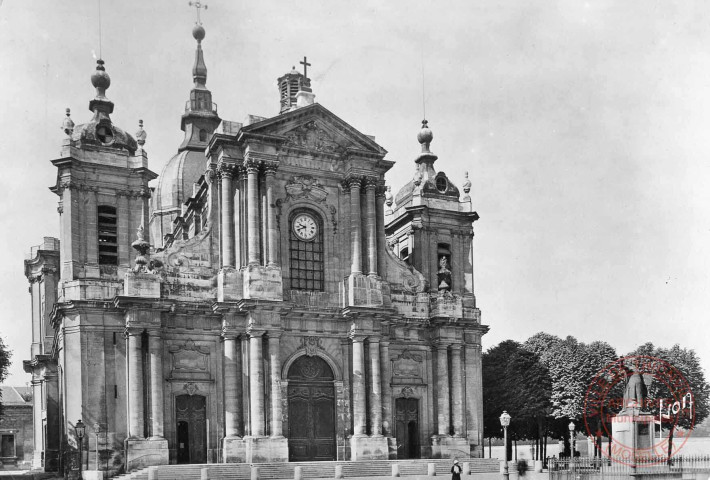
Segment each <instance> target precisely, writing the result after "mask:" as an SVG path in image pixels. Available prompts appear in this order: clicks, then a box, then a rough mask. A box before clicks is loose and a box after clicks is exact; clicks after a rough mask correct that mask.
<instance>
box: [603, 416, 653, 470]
mask: <svg viewBox="0 0 710 480" xmlns="http://www.w3.org/2000/svg"><path fill="white" fill-rule="evenodd" d="M654 420H655V419H654V416H653V415H651V414H646V413H636V414H634V412H631V411H629V412H628V413H620V414H619V415H617V416H616V417H614V418H612V419H611V436H612V444H611V454H612V457H614V458H618V459H619V460H621V461H628V460H630V459H633V458H637V457H641V456H650V455H653V454H654V453H653V447H654V441H653V440H654V431H655V429H654V425H655V424H654Z"/></svg>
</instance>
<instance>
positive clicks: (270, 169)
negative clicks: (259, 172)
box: [263, 161, 279, 176]
mask: <svg viewBox="0 0 710 480" xmlns="http://www.w3.org/2000/svg"><path fill="white" fill-rule="evenodd" d="M263 164H264V173H265V174H266V175H267V176H271V175H275V174H276V170H278V169H279V162H269V161H265V162H263Z"/></svg>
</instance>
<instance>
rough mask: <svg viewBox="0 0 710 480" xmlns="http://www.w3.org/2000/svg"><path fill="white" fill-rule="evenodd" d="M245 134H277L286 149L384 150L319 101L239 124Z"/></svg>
mask: <svg viewBox="0 0 710 480" xmlns="http://www.w3.org/2000/svg"><path fill="white" fill-rule="evenodd" d="M242 132H243V133H245V134H247V135H248V134H258V135H260V136H272V137H278V138H281V139H282V140H283V143H282V147H283V148H285V149H297V150H304V151H309V152H313V153H321V154H332V155H341V154H345V153H346V152H360V153H366V154H369V155H377V156H379V157H384V156H385V155H386V154H387V151H386V150H385V149H384V148H382V147H381V146H380V145H378V144H377V143H376V142H375V141H374V140H373V139H372V138H370V137H369V136H367V135H365V134H363V133H360V132H359V131H358V130H356V129H355V128H353V127H352V126H351V125H349V124H348V123H346V122H344V121H343V120H342V119H340V118H339V117H338V116H337V115H335V114H333V113H332V112H330V111H329V110H328V109H326V108H325V107H323V106H321V105H320V104H313V105H309V106H307V107H302V108H299V109H297V110H293V111H290V112H286V113H283V114H281V115H279V116H277V117H273V118H269V119H266V120H262V121H261V122H257V123H254V124H251V125H248V126H246V127H244V128H242Z"/></svg>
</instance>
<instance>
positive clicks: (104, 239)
mask: <svg viewBox="0 0 710 480" xmlns="http://www.w3.org/2000/svg"><path fill="white" fill-rule="evenodd" d="M98 217H99V218H98V226H99V238H98V240H99V265H118V218H117V216H116V207H111V206H109V205H99V208H98Z"/></svg>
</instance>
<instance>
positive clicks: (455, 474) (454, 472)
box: [451, 459, 461, 480]
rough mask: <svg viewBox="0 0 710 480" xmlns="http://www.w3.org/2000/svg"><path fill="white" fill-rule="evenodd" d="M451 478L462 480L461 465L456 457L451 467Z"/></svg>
mask: <svg viewBox="0 0 710 480" xmlns="http://www.w3.org/2000/svg"><path fill="white" fill-rule="evenodd" d="M451 480H461V465H459V461H458V460H456V459H454V464H453V466H452V467H451Z"/></svg>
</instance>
